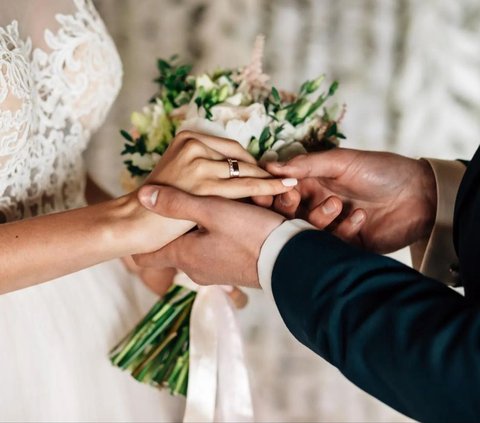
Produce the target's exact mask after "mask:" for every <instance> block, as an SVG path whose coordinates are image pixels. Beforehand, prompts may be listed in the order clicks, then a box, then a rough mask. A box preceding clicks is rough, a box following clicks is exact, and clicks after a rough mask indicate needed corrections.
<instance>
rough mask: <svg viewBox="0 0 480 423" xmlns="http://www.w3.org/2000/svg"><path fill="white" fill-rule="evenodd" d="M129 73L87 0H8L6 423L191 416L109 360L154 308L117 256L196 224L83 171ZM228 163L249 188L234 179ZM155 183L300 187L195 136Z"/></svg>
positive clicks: (2, 256)
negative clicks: (110, 195) (107, 188)
mask: <svg viewBox="0 0 480 423" xmlns="http://www.w3.org/2000/svg"><path fill="white" fill-rule="evenodd" d="M121 73H122V70H121V63H120V60H119V57H118V55H117V52H116V50H115V47H114V45H113V42H112V40H111V39H110V37H109V35H108V34H107V32H106V29H105V26H104V24H103V23H102V21H101V19H100V17H99V16H98V14H97V12H96V11H95V9H94V7H93V4H92V2H91V1H89V0H69V1H67V0H16V1H15V2H10V1H6V0H4V1H2V2H1V3H0V223H3V224H2V225H0V245H1V249H0V293H1V294H2V295H0V311H1V314H0V340H1V347H0V374H1V387H0V420H2V421H66V420H75V421H85V420H90V421H91V420H94V421H101V420H107V421H113V420H122V421H133V420H137V421H140V420H141V421H146V420H156V421H158V420H179V418H180V417H181V414H180V413H181V411H182V406H183V404H182V402H181V401H180V400H178V399H173V398H171V397H169V396H168V395H167V394H164V393H162V392H159V391H157V390H155V389H151V388H150V387H148V386H143V385H142V384H140V383H137V382H136V381H134V380H133V379H132V378H130V377H129V376H128V375H126V374H123V373H122V372H120V371H118V369H115V368H113V367H112V366H111V365H110V363H109V361H108V359H107V353H108V351H109V349H110V348H111V347H112V346H113V345H114V344H115V342H116V341H118V340H119V338H120V337H121V336H122V335H124V334H125V333H126V332H127V331H128V330H129V329H130V328H131V326H132V324H133V323H135V321H136V320H138V319H139V318H140V317H141V316H142V315H143V314H144V313H145V312H146V310H147V308H148V306H149V305H151V303H152V302H153V300H154V296H153V295H149V293H148V291H147V290H146V288H145V287H143V286H142V285H141V284H139V283H134V282H133V281H132V280H131V278H130V276H129V273H128V272H127V271H126V269H125V267H124V266H123V265H122V263H121V261H119V260H115V259H116V258H121V257H124V258H125V257H129V256H130V255H132V254H136V253H143V252H148V251H153V250H156V249H159V248H161V247H162V246H163V245H165V244H166V243H167V242H169V241H171V240H173V239H174V238H175V237H177V236H179V235H180V234H182V233H183V232H184V231H186V230H187V229H188V228H189V227H190V225H191V224H190V223H188V222H182V221H173V220H168V219H166V218H162V217H159V216H156V215H154V214H151V213H150V212H149V211H147V210H146V209H144V208H143V207H141V205H140V204H139V203H138V201H137V198H136V193H135V192H134V193H131V194H128V195H125V196H123V197H121V198H116V199H107V197H106V194H105V193H102V192H101V191H100V190H99V188H98V187H97V186H96V185H95V184H94V183H93V182H92V181H90V180H89V179H88V177H87V176H86V174H85V166H84V162H83V153H84V151H85V149H86V148H87V146H88V142H89V139H90V136H91V134H92V133H93V132H94V131H95V130H96V129H97V128H98V127H99V126H100V125H101V124H102V122H103V120H104V117H105V115H106V113H107V112H108V110H109V107H110V105H111V104H112V102H113V101H114V99H115V96H116V94H117V92H118V90H119V88H120V84H121ZM105 142H113V141H112V140H106V141H105ZM227 158H234V159H237V160H238V161H239V165H240V172H241V176H242V177H247V178H244V179H242V178H240V179H235V180H234V179H228V175H229V173H228V164H227V161H226V160H227ZM252 178H255V181H256V182H255V183H254V184H252ZM149 181H150V182H154V183H162V184H170V185H174V186H176V187H178V188H180V189H183V190H185V191H189V192H192V193H195V194H199V195H223V196H228V197H230V198H241V197H248V196H251V195H261V194H265V195H274V194H279V193H281V192H286V191H288V190H289V189H291V188H288V187H285V186H283V184H282V182H281V181H280V180H275V179H271V178H270V175H269V174H267V173H266V172H265V171H263V170H261V169H260V168H258V167H257V166H256V164H255V161H254V160H253V159H252V158H251V157H250V156H249V155H248V153H246V152H245V151H244V150H243V149H242V148H241V147H240V145H239V144H237V143H236V142H233V141H228V140H222V139H218V138H213V137H207V136H203V135H198V134H192V133H181V134H179V135H178V136H177V137H176V140H175V141H174V143H173V144H172V146H171V148H170V149H169V150H168V152H167V153H166V154H165V155H164V157H163V159H162V161H161V163H160V165H158V166H157V168H156V169H155V170H154V171H153V172H152V174H151V175H150V177H149ZM99 199H103V201H101V202H98V200H99ZM87 200H88V203H89V204H93V203H97V204H93V205H88V206H87ZM143 276H144V279H145V280H146V281H147V282H148V281H150V282H151V281H152V280H160V281H161V280H162V278H163V277H164V276H165V275H162V274H155V275H152V274H150V275H147V276H146V275H143ZM47 281H49V282H48V283H43V282H47ZM156 288H157V289H161V286H156Z"/></svg>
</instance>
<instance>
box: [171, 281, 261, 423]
mask: <svg viewBox="0 0 480 423" xmlns="http://www.w3.org/2000/svg"><path fill="white" fill-rule="evenodd" d="M175 283H178V284H181V285H183V286H186V287H188V288H190V289H192V288H193V289H195V290H196V291H197V297H196V298H195V302H194V304H193V308H192V314H191V317H190V368H189V377H188V390H187V404H186V409H185V416H184V418H183V421H184V422H186V423H190V422H192V423H193V422H253V421H254V414H253V404H252V396H251V391H250V382H249V380H248V371H247V367H246V365H245V356H244V352H243V343H242V337H241V333H240V329H239V326H238V323H237V320H236V318H235V309H234V306H233V304H232V302H231V300H230V298H229V297H228V295H227V293H226V292H225V290H224V289H222V288H221V287H218V286H205V287H198V286H197V285H195V286H193V282H192V281H191V280H190V279H189V278H188V277H187V276H186V275H185V274H179V275H177V277H176V279H175Z"/></svg>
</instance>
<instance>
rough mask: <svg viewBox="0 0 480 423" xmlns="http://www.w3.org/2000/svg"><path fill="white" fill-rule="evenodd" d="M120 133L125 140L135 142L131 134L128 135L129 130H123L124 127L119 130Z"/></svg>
mask: <svg viewBox="0 0 480 423" xmlns="http://www.w3.org/2000/svg"><path fill="white" fill-rule="evenodd" d="M120 134H121V135H122V137H123V138H125V139H126V140H127V141H130V142H135V141H134V139H133V138H132V136H131V135H130V133H129V132H127V131H125V130H124V129H121V130H120Z"/></svg>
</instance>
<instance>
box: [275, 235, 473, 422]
mask: <svg viewBox="0 0 480 423" xmlns="http://www.w3.org/2000/svg"><path fill="white" fill-rule="evenodd" d="M271 284H272V286H271V287H272V292H273V296H274V299H275V302H276V304H277V307H278V309H279V311H280V314H281V315H282V318H283V320H284V321H285V323H286V325H287V327H288V328H289V330H290V331H291V332H292V333H293V334H294V336H295V337H296V338H297V339H298V340H299V341H300V342H301V343H303V344H304V345H306V346H307V347H309V348H310V349H312V350H313V351H314V352H316V353H317V354H319V355H320V356H322V357H323V358H324V359H326V360H327V361H329V362H330V363H331V364H333V365H334V366H336V367H337V368H338V369H339V370H340V371H341V372H342V373H343V374H344V375H345V376H346V377H347V378H349V379H350V380H351V381H352V382H353V383H355V384H356V385H358V386H359V387H360V388H362V389H364V390H365V391H367V392H368V393H370V394H371V395H373V396H375V397H377V398H378V399H380V400H381V401H383V402H385V403H386V404H388V405H390V406H391V407H393V408H395V409H397V410H398V411H400V412H402V413H404V414H406V415H408V416H410V417H412V418H414V419H416V420H419V421H426V422H453V421H455V422H461V421H478V420H479V418H480V400H479V398H478V391H479V388H480V310H479V307H478V306H477V305H475V304H472V303H469V301H468V300H467V299H465V298H464V297H463V296H461V295H460V294H458V293H456V292H455V291H453V290H452V289H450V288H448V287H446V286H445V285H443V284H441V283H439V282H438V281H435V280H433V279H430V278H428V277H426V276H424V275H422V274H420V273H418V272H417V271H415V270H414V269H411V268H409V267H407V266H405V265H403V264H401V263H398V262H396V261H394V260H392V259H390V258H387V257H383V256H380V255H376V254H372V253H368V252H364V251H362V250H359V249H357V248H355V247H352V246H349V245H347V244H345V243H343V242H342V241H340V240H339V239H337V238H335V237H334V236H332V235H331V234H329V233H327V232H323V231H316V230H307V231H303V232H300V233H298V234H297V235H295V236H294V237H293V238H291V239H290V240H289V241H288V242H287V243H286V245H285V246H284V248H283V249H282V250H281V251H280V254H279V255H278V257H277V260H276V262H275V264H274V267H273V273H272V281H271ZM339 401H341V398H339Z"/></svg>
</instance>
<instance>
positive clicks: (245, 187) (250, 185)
mask: <svg viewBox="0 0 480 423" xmlns="http://www.w3.org/2000/svg"><path fill="white" fill-rule="evenodd" d="M296 185H297V180H296V179H291V178H289V179H257V178H233V179H225V180H221V181H206V182H205V183H204V184H202V187H201V188H200V192H199V193H198V194H199V195H216V196H220V197H224V198H230V199H239V198H246V197H256V196H265V195H279V194H283V193H284V192H288V191H291V190H292V189H293V188H294V187H295V186H296ZM204 193H205V194H204Z"/></svg>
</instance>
